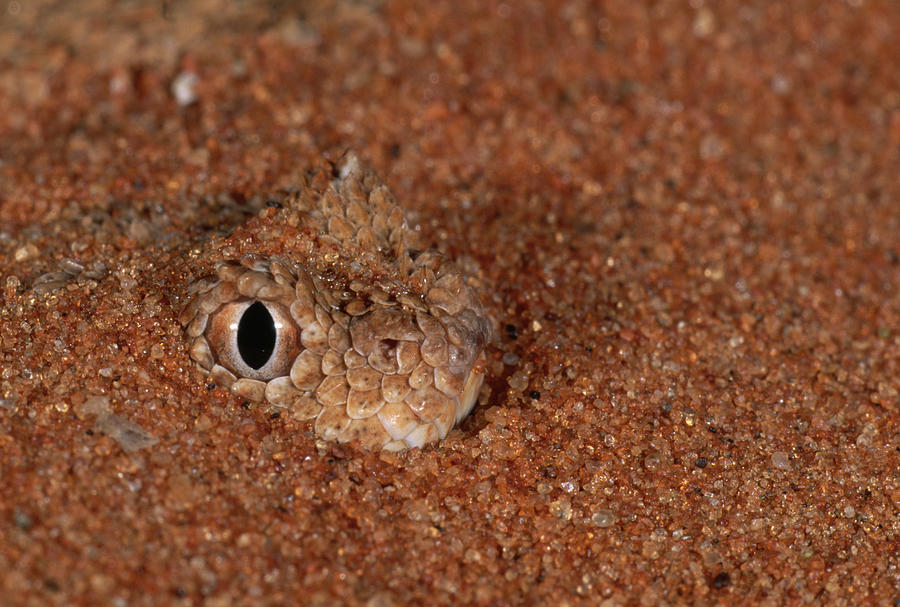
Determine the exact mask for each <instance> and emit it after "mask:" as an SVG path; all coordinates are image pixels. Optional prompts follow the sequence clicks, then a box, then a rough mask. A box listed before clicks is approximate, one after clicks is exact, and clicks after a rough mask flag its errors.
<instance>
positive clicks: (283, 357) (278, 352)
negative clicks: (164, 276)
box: [206, 299, 301, 381]
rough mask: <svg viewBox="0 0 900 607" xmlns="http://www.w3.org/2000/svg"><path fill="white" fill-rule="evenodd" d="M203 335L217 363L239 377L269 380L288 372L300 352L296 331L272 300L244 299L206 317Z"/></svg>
mask: <svg viewBox="0 0 900 607" xmlns="http://www.w3.org/2000/svg"><path fill="white" fill-rule="evenodd" d="M206 336H207V338H208V339H209V345H210V347H211V348H212V351H213V354H214V356H215V358H216V359H217V360H218V362H219V364H220V365H222V366H223V367H225V368H226V369H228V370H229V371H231V372H233V373H234V374H235V375H237V376H239V377H247V378H249V379H259V380H263V381H266V380H269V379H273V378H275V377H280V376H282V375H288V374H289V373H290V370H291V364H292V363H293V362H294V359H295V358H296V357H297V355H298V354H299V353H300V349H301V348H300V340H299V336H300V330H299V329H298V327H297V325H296V324H295V323H294V320H293V319H292V318H291V315H290V313H289V312H288V311H287V310H286V309H285V308H284V307H283V306H281V305H280V304H277V303H275V302H272V301H260V300H254V299H244V300H238V301H234V302H231V303H228V304H225V305H223V306H222V307H221V308H219V309H218V310H216V311H215V312H213V313H212V314H211V315H210V317H209V325H208V327H207V329H206Z"/></svg>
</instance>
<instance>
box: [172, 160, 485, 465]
mask: <svg viewBox="0 0 900 607" xmlns="http://www.w3.org/2000/svg"><path fill="white" fill-rule="evenodd" d="M319 177H321V175H320V176H319ZM283 206H284V207H285V210H284V211H283V217H282V219H283V220H284V225H285V226H287V225H290V226H297V225H300V226H302V227H304V228H310V229H312V230H314V232H315V233H316V234H317V239H318V241H319V244H320V245H324V250H325V252H324V253H322V254H320V255H319V257H318V258H316V259H314V260H312V262H309V261H307V262H303V261H301V260H298V259H287V258H285V257H271V258H268V259H256V258H252V257H244V258H243V259H240V260H223V261H221V262H219V263H218V264H217V267H216V275H215V276H213V277H205V278H202V279H200V280H198V281H197V282H195V283H193V284H192V285H191V286H190V287H189V293H190V297H189V299H188V302H187V305H186V306H185V308H184V310H183V312H182V313H181V317H180V320H181V323H182V325H183V326H184V328H185V334H186V336H187V338H188V340H189V351H190V356H191V358H192V359H193V360H194V361H195V362H196V363H197V365H198V366H199V367H200V368H201V369H202V370H203V371H205V372H207V373H208V374H209V377H210V378H211V380H212V381H213V382H215V383H216V384H219V385H222V386H226V387H230V389H231V391H232V392H234V393H235V394H237V395H239V396H240V397H241V398H245V399H247V400H248V401H262V400H266V401H268V402H269V403H271V404H273V405H276V406H279V407H285V408H289V409H291V410H293V412H294V414H295V415H297V416H300V417H303V418H308V419H310V420H313V423H314V427H315V431H316V434H317V435H318V436H320V437H321V438H323V439H326V440H337V441H341V442H348V441H354V442H357V443H359V444H362V445H364V446H366V447H370V448H384V449H388V450H399V449H405V448H407V447H421V446H423V445H425V444H428V443H431V442H434V441H436V440H439V439H441V438H443V437H445V436H446V435H447V433H448V432H449V431H450V429H451V428H452V427H453V426H454V425H455V424H457V423H458V422H459V421H460V420H461V419H463V418H464V417H465V416H466V415H467V414H468V413H469V411H470V410H471V409H472V407H473V405H474V403H475V400H476V398H477V395H478V391H479V388H480V386H481V383H482V380H483V378H484V366H485V365H484V360H485V359H484V353H483V350H484V346H485V343H486V341H487V340H488V337H489V335H490V332H491V328H490V322H489V320H488V317H487V316H486V314H485V312H484V310H483V308H482V305H481V302H480V301H479V299H478V297H477V295H476V294H475V292H474V291H473V289H472V288H471V287H470V286H469V285H468V284H467V282H466V279H465V277H464V276H463V274H462V273H461V272H460V270H459V269H458V268H457V267H456V266H455V265H454V264H453V263H451V262H449V261H448V260H447V259H446V258H445V257H444V256H443V255H441V254H440V253H437V252H435V251H424V252H421V251H419V250H417V248H416V247H415V244H416V243H415V233H414V232H413V231H412V230H410V229H409V228H408V227H407V224H406V220H405V218H404V214H403V210H402V209H401V208H400V207H399V206H398V205H397V204H396V203H395V201H394V199H393V197H392V196H391V194H390V192H389V191H388V189H387V187H385V186H384V185H383V184H381V183H379V182H378V181H377V179H376V177H375V176H374V175H373V174H372V173H371V172H369V171H364V170H362V169H361V168H360V167H359V163H358V161H357V159H356V157H355V156H354V155H352V154H349V155H348V156H347V157H346V158H345V159H344V161H343V163H342V166H341V167H340V169H339V171H338V172H337V174H336V175H334V176H333V178H332V179H329V180H325V181H324V182H323V180H321V179H318V180H317V179H315V178H311V179H307V180H305V181H304V183H302V184H301V186H300V188H299V190H298V191H297V192H295V193H293V194H291V195H289V196H288V197H287V198H286V199H285V200H284V202H283ZM358 264H365V265H366V267H367V270H368V272H367V274H366V275H367V276H371V277H373V279H372V280H360V279H359V278H357V277H356V276H355V275H354V274H355V273H354V266H355V265H358ZM255 301H260V302H263V303H264V304H265V305H266V307H267V309H268V310H269V312H270V313H271V314H272V315H273V317H274V318H275V321H276V323H279V324H280V325H281V329H280V330H279V335H278V340H279V341H278V343H277V345H276V351H275V353H273V355H272V357H271V358H270V359H269V360H268V361H267V363H266V364H265V365H264V366H263V367H261V368H260V369H258V370H255V369H250V368H249V367H246V365H243V363H242V362H241V361H240V360H235V359H234V357H232V356H229V345H228V344H229V343H230V342H229V340H231V342H233V339H234V337H233V334H234V332H235V329H234V324H235V319H236V318H239V317H240V314H241V313H242V311H243V310H244V309H246V307H247V306H249V305H250V304H252V303H253V302H255Z"/></svg>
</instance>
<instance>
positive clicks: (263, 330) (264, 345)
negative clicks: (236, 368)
mask: <svg viewBox="0 0 900 607" xmlns="http://www.w3.org/2000/svg"><path fill="white" fill-rule="evenodd" d="M276 337H277V335H276V333H275V320H274V319H273V318H272V315H271V314H269V310H268V309H266V306H265V305H263V304H262V303H261V302H258V301H257V302H256V303H254V304H253V305H251V306H250V307H248V308H247V309H246V310H244V314H243V316H241V322H239V323H238V331H237V345H238V352H240V354H241V358H243V359H244V362H245V363H246V364H247V366H248V367H250V368H251V369H259V368H261V367H262V366H263V365H265V364H266V362H267V361H268V360H269V358H270V357H271V356H272V352H273V351H274V350H275V339H276Z"/></svg>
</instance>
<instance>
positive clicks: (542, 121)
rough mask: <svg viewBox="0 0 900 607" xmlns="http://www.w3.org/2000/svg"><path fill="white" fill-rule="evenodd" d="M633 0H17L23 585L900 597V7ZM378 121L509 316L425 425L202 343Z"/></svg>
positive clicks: (323, 592) (675, 597) (382, 161)
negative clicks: (200, 358) (212, 367)
mask: <svg viewBox="0 0 900 607" xmlns="http://www.w3.org/2000/svg"><path fill="white" fill-rule="evenodd" d="M635 4H636V3H633V2H626V1H616V2H607V3H604V4H603V6H602V7H600V6H595V5H594V4H592V3H589V2H571V3H568V4H566V5H560V6H556V5H552V4H551V3H547V4H546V5H544V4H534V3H527V4H526V3H523V2H509V3H493V2H490V3H484V2H469V3H456V2H454V3H428V4H427V5H426V4H422V3H412V2H390V3H379V2H342V3H334V4H332V3H327V2H325V3H321V4H315V3H309V4H304V5H303V7H302V8H301V9H293V8H290V7H288V6H287V3H285V4H281V3H265V4H259V5H255V6H247V5H245V4H243V3H232V2H225V1H221V2H219V1H213V0H210V1H204V2H195V3H179V2H170V3H156V2H151V3H147V4H137V3H114V2H103V1H100V0H96V1H85V2H78V3H71V2H59V3H56V4H51V3H47V4H39V3H37V2H32V1H30V0H29V1H24V0H16V1H14V2H5V3H4V4H3V5H2V6H0V142H2V144H0V268H3V272H2V285H0V479H2V487H0V521H2V522H0V593H2V594H0V604H3V605H45V604H58V605H97V604H108V605H144V604H175V605H194V604H202V605H209V606H225V605H232V604H253V605H258V604H273V605H274V604H285V603H287V604H290V603H295V604H309V605H333V604H336V603H344V604H350V605H370V606H376V605H377V606H380V605H404V604H454V605H464V604H476V605H512V604H553V605H558V606H563V605H578V604H585V605H596V604H603V605H630V604H636V605H638V604H640V605H662V604H672V605H678V604H769V605H794V604H829V605H860V604H873V605H874V604H879V605H891V604H894V605H896V604H898V601H900V570H898V567H900V556H898V552H900V550H898V544H900V538H898V534H900V515H898V510H900V442H898V440H900V439H898V436H900V423H898V421H900V413H898V401H900V397H898V388H900V380H898V375H900V373H898V372H900V296H898V282H900V245H898V236H897V235H898V230H900V179H898V177H897V176H898V175H900V53H898V52H897V49H898V48H900V39H898V32H900V4H898V3H896V2H893V1H892V0H881V1H878V0H866V1H862V0H847V1H840V2H839V1H824V2H820V1H814V0H809V1H799V0H798V1H796V2H790V3H786V2H757V3H753V4H752V5H746V6H745V4H747V3H742V2H715V3H708V6H707V5H706V4H704V3H703V2H702V0H701V1H697V2H692V3H690V4H688V3H685V2H675V1H672V2H659V3H652V4H651V3H649V2H647V3H643V4H644V5H643V6H636V5H635ZM3 11H5V12H3ZM192 81H193V82H192ZM348 148H352V149H354V150H355V151H356V152H357V153H358V154H359V155H360V157H361V158H362V160H363V161H364V162H365V163H368V164H369V165H371V166H373V167H374V168H375V169H376V170H377V171H378V172H379V173H380V174H381V175H382V177H383V178H384V180H385V181H386V182H387V184H388V185H389V186H390V187H391V188H392V189H393V191H394V194H395V195H396V197H397V198H398V200H400V201H401V202H402V203H403V204H404V206H405V207H406V208H407V209H408V211H409V216H410V221H411V222H413V223H417V224H419V225H420V228H421V231H422V233H423V235H424V237H425V239H426V240H427V241H429V242H431V243H433V244H434V245H435V246H438V247H439V248H441V249H443V250H444V251H446V252H448V253H450V254H452V255H454V256H458V257H461V258H467V259H469V260H470V261H471V263H472V264H473V265H474V266H475V267H478V268H480V274H479V280H480V282H481V284H482V287H483V293H484V294H485V300H486V303H487V306H488V307H489V309H490V311H491V313H492V314H493V316H494V318H495V319H496V321H497V327H498V334H499V337H498V340H497V343H496V344H495V346H494V347H492V348H491V350H490V351H489V365H490V368H491V379H490V381H489V384H490V394H489V395H488V396H487V398H486V402H484V403H483V404H481V405H480V406H479V407H477V408H476V410H475V413H474V414H473V415H472V416H471V417H470V418H469V419H468V420H467V421H466V422H464V423H463V424H462V426H461V428H460V429H458V430H455V431H454V432H452V433H451V435H450V437H449V438H448V439H447V440H446V441H444V442H443V443H441V444H440V445H438V446H436V447H433V448H427V449H425V450H421V451H418V450H416V451H411V452H407V453H404V454H400V455H390V456H387V455H384V456H382V455H379V454H372V453H366V452H363V451H359V450H357V449H354V448H352V447H346V446H341V447H338V446H335V445H333V444H327V443H319V442H317V441H316V440H315V439H314V438H313V435H312V433H311V431H310V428H309V425H308V423H306V422H301V421H298V420H294V419H292V418H291V417H290V415H287V414H280V415H279V414H278V412H277V411H273V410H272V409H270V408H266V407H244V406H242V403H241V402H240V401H239V400H238V399H236V398H235V397H233V396H231V395H230V394H228V393H227V392H226V391H224V390H221V389H218V388H216V389H211V390H209V389H207V386H206V385H205V382H204V380H203V378H202V377H201V376H200V375H198V374H197V373H195V372H194V370H193V369H192V368H191V366H190V364H189V359H188V356H187V353H186V351H185V348H184V341H183V338H182V332H181V328H180V327H179V325H178V322H177V313H178V308H179V306H180V305H181V302H182V301H183V295H184V288H185V285H186V284H187V283H189V282H190V281H191V280H192V279H193V278H194V276H193V274H192V273H191V272H190V271H189V268H190V267H194V266H196V265H197V264H200V265H202V264H203V263H207V262H210V263H211V261H212V260H214V259H215V258H217V256H220V255H223V254H227V252H217V251H210V250H208V249H207V248H205V246H204V245H205V243H206V242H207V240H208V239H209V238H210V236H211V235H213V234H219V233H224V232H228V231H229V230H231V229H232V228H233V227H235V226H238V225H241V224H243V223H245V222H246V221H248V220H249V219H250V218H251V217H252V216H253V215H254V214H256V213H257V212H258V210H259V209H260V208H261V207H263V204H264V202H265V200H266V195H267V194H268V193H271V192H275V191H277V190H279V189H282V188H287V187H290V186H291V184H292V183H295V182H296V179H297V175H298V174H299V172H301V171H303V170H305V169H306V168H307V167H310V166H312V165H314V164H315V163H316V162H317V160H318V159H319V158H320V157H321V156H322V155H326V156H330V157H332V158H336V157H338V156H339V155H340V154H341V153H342V152H343V151H344V150H346V149H348ZM248 246H250V244H248ZM65 259H70V260H74V261H75V262H77V264H73V263H72V262H64V261H63V260H65ZM185 260H189V261H190V263H185ZM61 262H62V263H63V266H62V270H61V269H60V263H61ZM78 264H80V265H78ZM81 266H83V267H84V269H83V270H82V269H81ZM48 272H62V273H59V274H56V275H51V276H50V277H45V278H44V279H43V280H38V279H39V277H41V276H42V275H44V274H46V273H48ZM48 281H49V282H48ZM41 283H43V284H41ZM35 286H37V288H35Z"/></svg>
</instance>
